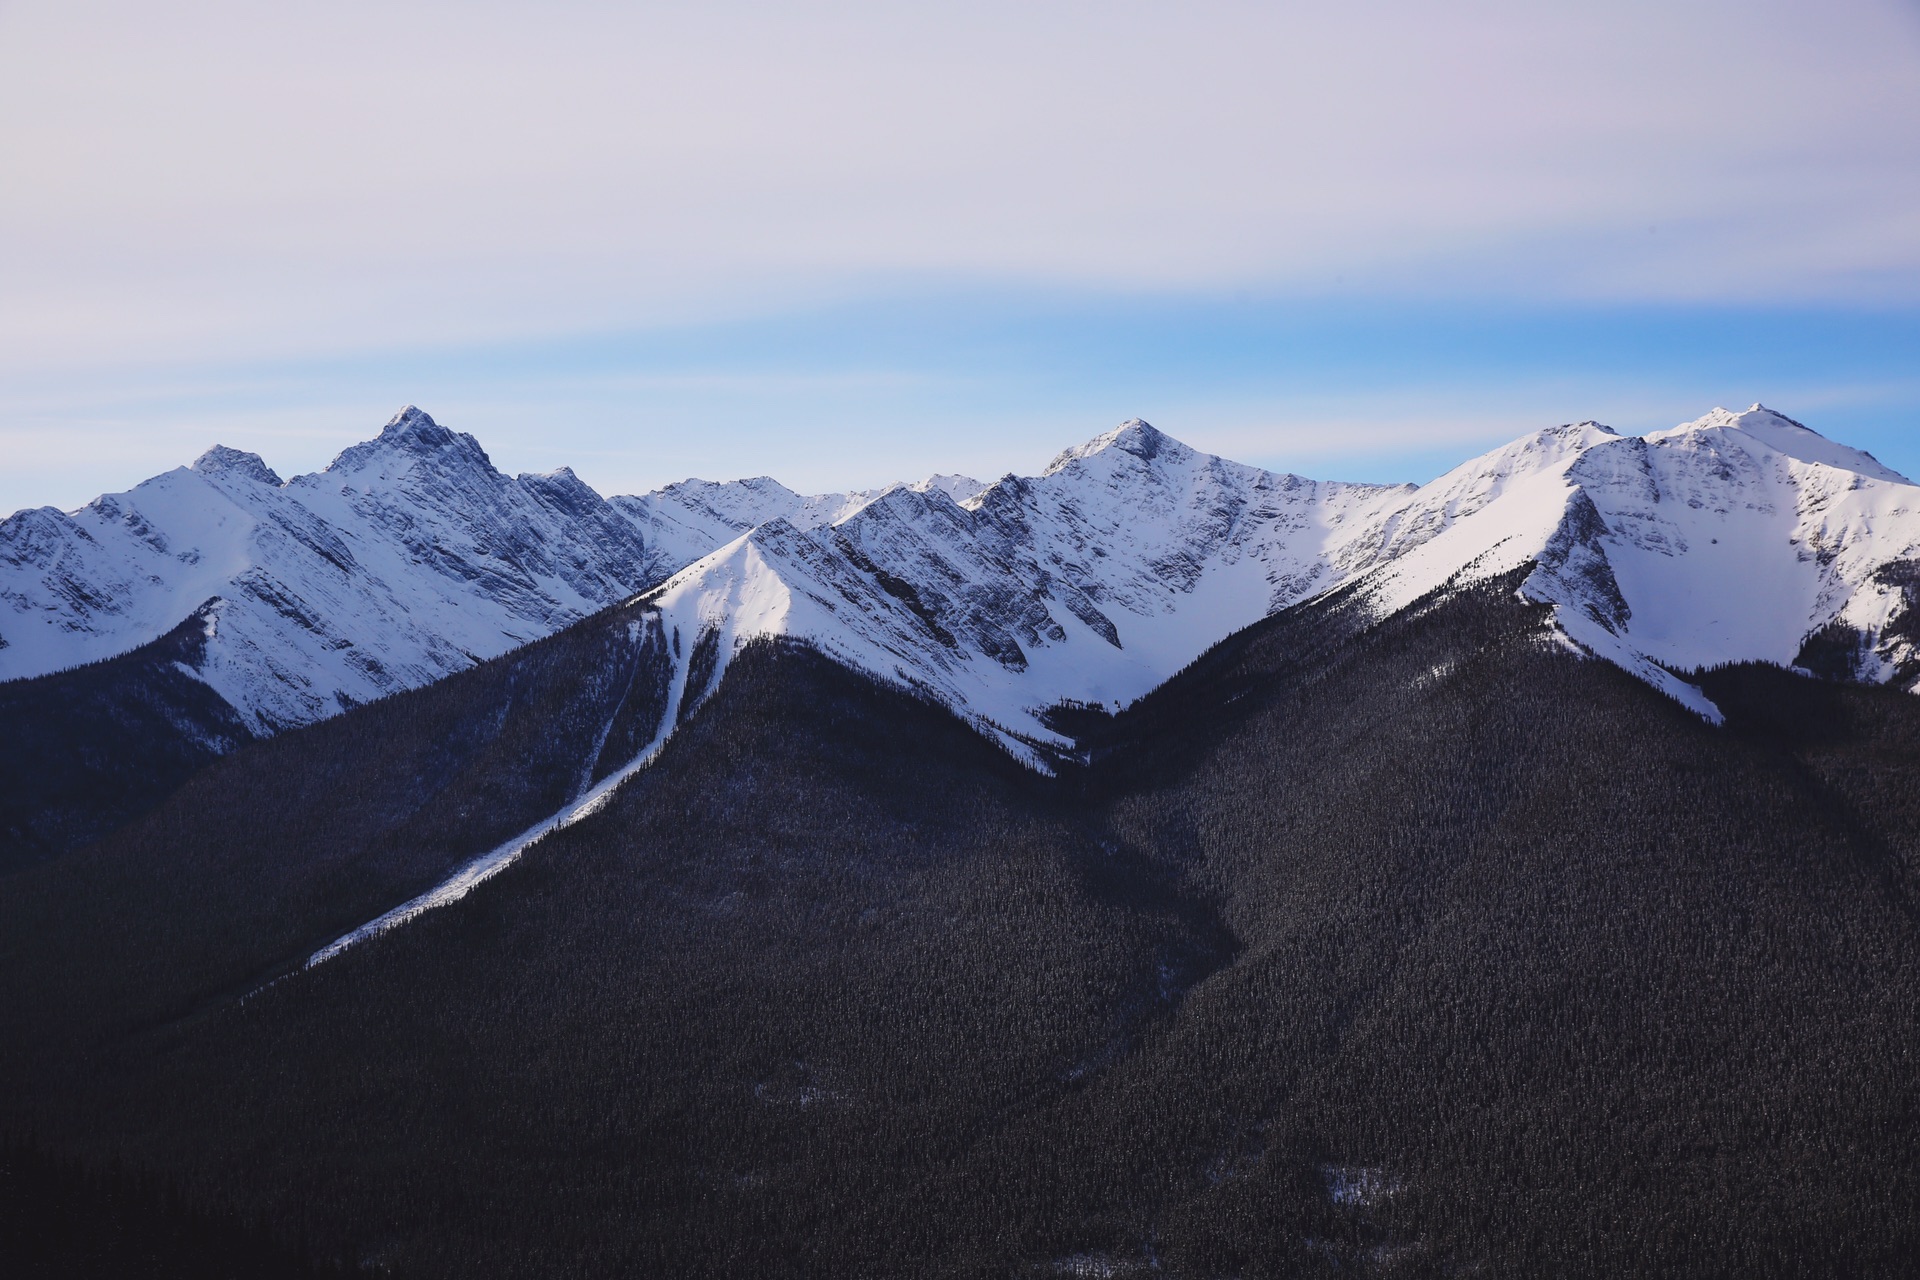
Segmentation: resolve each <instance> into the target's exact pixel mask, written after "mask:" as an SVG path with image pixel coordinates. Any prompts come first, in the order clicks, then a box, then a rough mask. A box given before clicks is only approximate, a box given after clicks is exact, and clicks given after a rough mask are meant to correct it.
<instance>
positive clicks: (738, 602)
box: [0, 405, 1920, 753]
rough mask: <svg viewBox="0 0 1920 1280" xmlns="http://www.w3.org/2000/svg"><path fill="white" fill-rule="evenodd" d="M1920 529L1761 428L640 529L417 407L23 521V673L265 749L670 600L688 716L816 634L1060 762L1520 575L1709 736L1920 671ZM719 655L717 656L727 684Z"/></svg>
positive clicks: (1094, 482) (682, 495) (954, 485)
mask: <svg viewBox="0 0 1920 1280" xmlns="http://www.w3.org/2000/svg"><path fill="white" fill-rule="evenodd" d="M1916 498H1920V488H1916V486H1914V485H1913V484H1912V483H1911V482H1909V481H1907V480H1906V479H1905V478H1904V477H1902V476H1900V475H1899V474H1897V473H1896V472H1893V471H1891V470H1889V469H1888V468H1886V467H1885V466H1883V465H1881V464H1880V463H1879V462H1877V461H1875V460H1874V459H1873V458H1871V457H1869V456H1868V455H1866V454H1863V453H1860V452H1858V451H1856V450H1852V449H1849V448H1847V447H1845V446H1843V445H1840V444H1837V443H1835V442H1832V441H1829V440H1826V439H1825V438H1824V437H1822V436H1820V435H1818V434H1817V433H1815V432H1813V431H1811V430H1809V429H1807V428H1806V427H1804V426H1801V425H1800V424H1798V423H1795V422H1792V421H1791V420H1789V419H1786V418H1783V417H1781V416H1780V415H1778V414H1774V413H1772V412H1770V411H1768V410H1766V409H1763V408H1761V407H1760V406H1757V405H1756V406H1754V407H1753V408H1752V409H1750V410H1748V411H1746V412H1744V413H1738V414H1736V413H1730V412H1727V411H1725V410H1715V411H1714V412H1713V413H1711V414H1709V415H1708V416H1706V417H1704V418H1702V419H1700V420H1699V421H1697V422H1693V423H1688V424H1686V425H1684V426H1681V427H1678V428H1675V429H1674V430H1672V431H1664V432H1659V433H1656V434H1654V435H1651V436H1647V437H1644V438H1641V437H1626V436H1620V435H1618V434H1616V433H1614V432H1613V431H1611V430H1609V429H1608V428H1606V427H1602V426H1599V425H1597V424H1595V423H1590V422H1589V423H1580V424H1575V425H1570V426H1561V427H1553V428H1549V429H1546V430H1543V431H1539V432H1535V433H1533V434H1531V435H1528V436H1525V437H1522V438H1521V439H1519V440H1516V441H1514V442H1512V443H1511V444H1508V445H1506V446H1504V447H1502V448H1499V449H1496V450H1493V451H1492V452H1490V453H1487V454H1485V455H1483V456H1481V457H1478V458H1475V459H1472V460H1470V461H1468V462H1466V463H1463V464H1462V465H1461V466H1459V467H1457V468H1455V469H1454V470H1453V471H1450V472H1448V473H1447V474H1446V475H1444V476H1441V477H1440V478H1439V479H1437V480H1435V481H1433V482H1432V483H1430V484H1427V485H1425V486H1421V487H1418V488H1415V487H1414V486H1411V485H1400V486H1378V485H1349V484H1337V483H1328V482H1321V481H1313V480H1306V479H1303V478H1301V477H1298V476H1293V475H1284V474H1278V473H1273V472H1267V471H1262V470H1259V469H1257V468H1253V467H1246V466H1241V465H1239V464H1236V463H1232V462H1228V461H1226V460H1224V459H1221V458H1216V457H1212V456H1209V455H1206V454H1202V453H1199V452H1197V451H1196V450H1193V449H1191V448H1189V447H1187V446H1186V445H1184V444H1181V443H1180V442H1179V441H1177V440H1174V439H1173V438H1171V437H1169V436H1167V435H1165V434H1163V433H1162V432H1159V431H1157V430H1155V429H1154V428H1153V427H1151V426H1149V425H1147V424H1146V423H1144V422H1138V421H1135V422H1129V423H1126V424H1124V425H1122V426H1121V427H1120V428H1118V429H1116V430H1114V431H1111V432H1108V433H1106V434H1105V435H1102V436H1099V437H1097V438H1095V439H1094V440H1091V441H1089V442H1087V443H1086V444H1084V445H1081V446H1079V447H1077V448H1073V449H1069V450H1067V451H1066V452H1064V453H1062V454H1061V455H1060V456H1059V457H1058V458H1056V459H1055V460H1054V462H1053V463H1052V464H1051V465H1050V466H1049V467H1048V468H1047V470H1046V471H1045V472H1044V473H1043V474H1041V475H1039V476H1033V477H1017V476H1007V477H1005V478H1003V479H1001V480H999V481H997V482H995V483H993V484H990V485H982V484H980V483H979V482H977V481H973V480H969V479H967V478H966V477H962V476H934V477H931V478H929V479H927V480H924V481H921V482H919V483H917V484H904V485H893V486H889V487H887V488H885V489H880V490H870V491H863V492H855V493H844V494H825V495H815V496H806V495H801V494H798V493H795V492H793V491H791V490H789V489H787V488H785V487H784V486H781V485H779V484H778V483H776V482H774V481H772V480H770V479H767V478H765V477H761V478H756V479H750V480H741V481H734V482H730V483H724V484H720V483H713V482H709V481H701V480H688V481H684V482H682V483H680V484H676V485H670V486H668V487H667V488H665V489H662V490H659V491H657V492H655V493H652V494H647V495H643V496H638V497H619V498H614V499H612V500H610V501H603V500H602V499H601V498H600V497H599V495H597V494H595V493H594V492H593V491H592V490H591V489H590V488H588V487H587V486H586V485H584V484H582V483H581V482H580V481H579V480H578V479H577V478H576V477H574V476H573V474H572V473H571V472H569V471H565V470H562V471H559V472H555V473H553V474H551V475H546V476H520V477H517V478H515V477H507V476H504V475H501V474H500V473H499V472H498V471H496V470H495V469H494V468H493V466H492V465H491V463H490V462H489V461H488V460H487V457H486V454H485V453H484V451H482V450H481V448H480V446H479V445H478V444H477V443H476V442H475V441H474V440H473V439H472V438H471V437H469V436H464V435H458V434H456V433H453V432H450V431H448V430H446V429H445V428H443V427H440V426H439V425H438V424H436V423H435V422H434V421H433V420H432V419H431V418H430V417H428V416H427V415H426V414H424V413H421V412H420V411H419V410H417V409H412V408H409V409H407V410H405V411H403V412H402V413H401V414H400V415H398V416H397V417H396V418H395V419H394V420H393V422H391V423H390V424H388V426H387V428H386V430H385V431H383V432H382V433H381V435H380V436H379V438H378V439H376V440H373V441H370V442H368V443H366V444H363V445H358V446H355V447H354V448H352V449H349V450H347V451H346V452H345V453H343V454H342V455H341V456H340V457H339V458H338V459H337V460H335V462H334V463H333V464H332V465H331V466H330V467H328V468H327V469H326V470H325V471H322V472H318V473H316V474H314V475H309V476H301V477H297V478H295V479H294V480H292V481H288V482H282V481H281V480H280V479H279V477H278V476H276V475H274V474H273V472H272V471H270V470H269V469H268V468H267V467H266V465H265V464H264V463H263V462H262V461H261V460H260V459H259V458H257V457H255V456H253V455H251V454H243V453H238V452H236V451H234V450H229V449H222V448H217V447H216V448H215V449H213V450H210V451H209V452H208V453H207V454H206V455H204V456H203V457H202V458H201V459H200V460H199V461H198V462H196V463H195V464H194V465H193V467H191V468H182V469H180V470H177V471H172V472H168V473H167V474H165V475H162V476H158V477H155V478H154V479H153V480H150V481H148V482H146V483H145V484H143V485H141V486H139V487H138V488H136V489H134V490H133V491H132V492H130V493H126V494H117V495H110V496H107V497H103V498H100V499H98V500H96V501H95V502H93V503H91V504H89V505H88V506H87V507H85V508H83V509H82V510H80V511H77V512H74V513H71V514H66V513H62V512H59V511H55V510H52V509H50V508H48V509H41V510H38V511H25V512H21V513H19V514H17V515H15V516H14V517H12V518H11V519H9V520H7V521H5V522H3V523H0V678H12V677H17V676H26V675H34V674H39V673H42V672H45V671H50V670H54V669H57V668H60V667H65V666H71V665H73V664H75V663H77V662H83V661H88V660H91V659H94V658H101V657H107V656H110V655H112V654H115V653H119V652H124V651H125V650H127V649H130V648H133V647H136V646H138V645H140V644H143V643H146V642H147V641H149V640H152V639H154V638H155V637H157V636H160V635H163V634H165V633H166V632H168V631H169V630H171V629H172V628H173V627H175V626H177V625H179V623H180V622H181V620H182V619H185V618H189V617H193V618H196V619H198V620H199V623H200V625H204V626H205V627H206V628H207V634H208V636H209V641H208V644H207V647H206V655H207V656H206V658H205V660H204V662H203V664H202V669H201V671H200V672H199V674H201V675H202V676H203V678H205V679H206V680H207V682H208V683H209V684H210V685H212V686H213V688H214V689H215V690H216V691H218V692H220V693H221V694H222V695H223V696H224V697H226V698H227V699H228V700H229V701H230V702H232V703H233V704H234V706H236V707H237V708H239V709H240V710H241V712H242V713H243V715H244V716H245V717H246V718H247V719H248V722H249V723H250V724H251V725H252V726H253V727H255V728H256V729H263V730H270V729H272V728H274V727H277V726H282V725H286V724H291V723H298V722H302V721H305V720H311V719H314V718H316V717H319V716H323V715H327V714H331V713H332V712H333V711H335V710H337V709H338V708H339V707H341V706H343V705H347V704H350V703H352V702H356V701H363V700H366V699H368V698H372V697H377V696H379V695H381V694H383V693H386V692H390V691H393V690H395V689H400V688H406V687H410V686H413V685H417V684H420V683H423V682H425V681H428V680H432V679H436V678H438V677H439V676H442V675H445V674H447V673H449V672H451V671H454V670H458V669H460V668H462V667H464V666H467V665H470V664H472V663H473V662H475V661H478V660H481V659H484V658H486V657H490V656H492V655H495V654H498V653H501V652H503V651H505V650H506V649H508V648H511V647H513V646H515V645H517V644H520V643H523V642H525V641H527V640H530V639H533V638H535V637H537V636H540V635H544V634H547V633H548V632H550V631H552V630H554V629H556V628H557V627H560V626H563V625H565V624H567V623H568V622H571V621H573V620H575V619H577V618H579V617H581V616H584V615H585V614H586V613H588V612H591V611H593V610H595V609H597V608H600V607H602V606H604V605H607V604H609V603H612V602H615V601H618V600H622V599H626V598H629V597H630V596H632V595H634V594H635V593H637V592H642V591H646V592H648V598H649V601H650V602H651V603H652V604H654V605H656V606H657V607H658V608H659V609H660V610H661V611H662V615H663V620H664V625H667V626H669V627H671V628H674V629H675V630H676V631H677V632H678V634H679V637H680V640H679V644H678V646H677V647H676V653H677V654H678V655H679V657H678V659H677V661H678V662H679V663H681V664H682V665H683V666H684V667H685V670H683V671H682V672H681V676H682V678H685V679H690V680H692V681H693V682H694V686H695V687H691V688H689V690H688V692H687V699H686V701H687V704H688V705H689V706H692V705H696V704H697V703H698V701H699V700H700V699H701V698H702V697H703V696H704V695H705V693H706V692H707V691H708V690H710V688H711V687H712V684H713V682H714V681H716V680H717V679H718V678H719V676H720V673H721V672H722V671H724V668H725V665H726V660H727V658H728V657H729V656H730V655H731V654H732V652H733V651H734V649H735V648H736V647H737V646H738V645H739V644H742V643H745V642H746V641H747V640H749V639H751V638H753V637H754V636H758V635H786V636H793V637H796V638H800V639H804V640H807V641H809V642H810V643H812V644H814V645H815V646H817V647H818V648H820V649H822V650H823V651H825V652H827V653H829V654H832V655H834V656H836V657H838V658H840V659H841V660H842V661H845V662H847V663H848V664H850V665H852V666H854V667H855V668H857V669H859V670H862V671H865V672H868V673H870V674H872V675H874V676H876V677H878V678H880V679H883V680H886V681H889V682H892V683H896V684H901V685H906V686H910V687H914V688H918V689H921V690H924V691H925V692H927V693H928V694H930V695H931V696H933V697H935V698H937V699H939V700H940V701H942V702H943V703H945V704H947V705H948V706H950V707H952V708H954V709H955V710H956V711H957V712H959V713H960V714H961V715H963V716H965V717H967V718H969V719H970V720H972V721H973V722H974V723H976V724H977V725H979V726H980V727H982V728H983V729H986V730H988V731H989V732H992V733H995V734H996V735H997V736H999V737H1000V738H1001V739H1002V740H1003V741H1005V742H1006V743H1008V745H1009V746H1010V747H1012V748H1013V749H1015V750H1016V751H1020V752H1023V753H1028V752H1029V751H1030V748H1032V747H1034V746H1062V745H1065V741H1064V739H1063V738H1062V737H1061V736H1060V735H1059V734H1057V733H1055V732H1054V731H1052V730H1051V729H1050V728H1049V727H1048V723H1047V714H1046V713H1047V711H1048V709H1049V708H1051V707H1053V706H1055V705H1057V704H1059V703H1062V702H1078V703H1087V704H1097V705H1104V706H1109V707H1111V706H1115V705H1124V704H1126V703H1128V702H1131V701H1133V700H1134V699H1137V698H1138V697H1140V696H1141V695H1142V694H1144V693H1146V692H1147V691H1148V690H1150V689H1152V688H1153V687H1155V686H1156V685H1158V684H1159V683H1161V682H1162V681H1164V680H1165V679H1166V678H1167V677H1169V676H1170V675H1172V674H1173V673H1174V672H1176V671H1177V670H1179V669H1180V668H1181V667H1182V666H1184V665H1185V664H1187V663H1188V662H1190V661H1192V660H1193V659H1194V658H1195V657H1197V656H1198V655H1199V654H1200V653H1201V652H1203V651H1204V650H1205V649H1207V648H1208V647H1209V646H1210V645H1212V644H1214V643H1215V642H1216V641H1218V640H1220V639H1222V638H1223V637H1225V636H1226V635H1228V634H1230V633H1231V632H1233V631H1236V630H1238V629H1239V628H1241V627H1244V626H1246V625H1248V624H1249V623H1252V622H1255V621H1257V620H1259V619H1260V618H1262V617H1264V616H1266V615H1267V614H1269V613H1271V612H1273V611H1275V610H1277V609H1281V608H1284V607H1286V606H1288V605H1290V604H1294V603H1297V602H1299V601H1302V600H1305V599H1308V598H1311V597H1313V596H1315V595H1318V594H1320V593H1323V592H1326V591H1329V590H1333V589H1336V588H1349V589H1351V590H1353V591H1355V592H1356V593H1358V594H1359V595H1360V596H1361V597H1362V598H1363V599H1364V600H1365V601H1366V602H1368V604H1369V607H1370V608H1371V609H1372V610H1373V611H1374V612H1375V613H1376V614H1378V615H1385V614H1389V613H1391V612H1393V611H1395V610H1398V609H1400V608H1403V607H1405V606H1407V605H1409V604H1411V603H1413V602H1414V601H1416V600H1418V599H1420V598H1421V597H1423V596H1425V595H1426V594H1427V593H1429V592H1431V591H1433V590H1435V589H1438V588H1442V587H1444V586H1446V585H1447V584H1449V583H1460V582H1466V581H1471V580H1474V579H1481V578H1488V577H1492V576H1495V575H1498V574H1503V573H1507V572H1510V571H1513V570H1517V569H1522V568H1526V569H1528V570H1529V574H1528V576H1527V578H1526V585H1525V588H1524V593H1525V594H1526V595H1528V596H1529V597H1530V598H1532V599H1534V600H1537V601H1540V602H1542V603H1546V604H1551V605H1553V606H1554V607H1555V614H1554V618H1555V625H1556V627H1557V630H1558V632H1559V633H1560V636H1561V638H1562V640H1563V641H1565V642H1568V643H1571V644H1573V645H1575V646H1576V647H1578V648H1580V649H1581V650H1583V651H1585V652H1589V653H1592V654H1595V655H1597V656H1600V657H1603V658H1606V659H1608V660H1611V661H1614V662H1617V663H1619V664H1620V665H1621V666H1622V667H1624V668H1626V669H1627V670H1629V671H1632V672H1634V673H1635V674H1636V675H1638V676H1640V677H1641V678H1643V679H1645V680H1647V681H1649V682H1650V683H1652V684H1654V685H1656V686H1657V687H1659V688H1661V689H1663V690H1665V691H1666V692H1668V693H1669V694H1671V695H1672V696H1674V697H1675V698H1678V699H1679V700H1681V701H1682V702H1684V703H1686V704H1687V705H1689V706H1691V707H1693V708H1694V709H1695V710H1696V711H1698V712H1699V713H1700V714H1702V715H1703V716H1707V717H1708V718H1714V717H1716V716H1717V712H1716V710H1715V709H1714V708H1713V707H1712V705H1711V704H1710V703H1708V702H1707V701H1706V699H1705V697H1704V696H1703V695H1701V694H1700V692H1699V691H1698V690H1697V689H1695V688H1694V687H1693V686H1692V685H1690V684H1688V683H1687V682H1686V681H1685V679H1684V675H1685V673H1686V672H1688V671H1690V670H1693V669H1697V668H1700V667H1703V666H1708V665H1712V664H1715V663H1721V662H1729V661H1740V660H1749V659H1761V660H1766V661H1772V662H1778V663H1796V662H1798V663H1801V664H1803V665H1811V666H1816V667H1819V668H1820V669H1821V670H1823V671H1825V672H1827V673H1830V674H1850V675H1853V676H1856V677H1859V678H1864V679H1872V680H1899V681H1901V682H1902V683H1908V684H1911V683H1913V682H1914V680H1915V677H1916V676H1920V653H1916V649H1915V644H1916V641H1917V640H1920V623H1917V622H1916V620H1920V613H1916V609H1915V607H1916V605H1920V515H1916ZM683 566H684V567H683ZM676 570H677V572H676ZM654 584H660V585H659V586H657V587H655V586H654ZM649 588H651V590H649ZM703 640H704V644H703ZM696 652H702V653H706V654H709V655H711V656H712V658H713V661H711V662H705V660H702V661H703V663H704V665H702V666H701V668H700V670H699V671H698V672H696V671H694V670H693V665H692V664H693V663H694V657H693V655H694V654H695V653H696Z"/></svg>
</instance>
